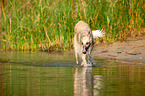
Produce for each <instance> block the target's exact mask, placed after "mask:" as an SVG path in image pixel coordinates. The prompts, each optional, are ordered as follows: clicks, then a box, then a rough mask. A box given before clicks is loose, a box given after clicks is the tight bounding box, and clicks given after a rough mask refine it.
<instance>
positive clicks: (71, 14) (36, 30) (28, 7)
mask: <svg viewBox="0 0 145 96" xmlns="http://www.w3.org/2000/svg"><path fill="white" fill-rule="evenodd" d="M144 3H145V2H144V0H1V4H0V5H1V6H0V22H1V23H0V43H1V46H0V47H1V48H0V49H5V50H24V51H26V50H31V51H33V50H55V51H58V50H68V49H72V47H73V33H74V32H73V31H74V30H73V29H74V26H75V24H76V23H77V22H78V21H80V20H84V21H85V22H87V23H88V24H89V25H90V26H91V29H92V30H96V29H101V28H103V29H104V30H105V32H106V37H104V38H103V41H104V42H114V41H116V40H125V39H126V38H128V37H135V36H140V35H141V34H142V33H141V28H144V27H145V25H144V23H145V14H144V13H145V10H144V9H145V6H144Z"/></svg>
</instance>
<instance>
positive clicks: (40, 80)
mask: <svg viewBox="0 0 145 96" xmlns="http://www.w3.org/2000/svg"><path fill="white" fill-rule="evenodd" d="M94 59H95V61H96V64H97V65H96V67H79V66H76V64H75V59H74V55H73V54H72V53H71V52H64V53H61V52H59V53H45V52H17V51H15V52H5V51H1V52H0V96H144V94H145V82H144V81H145V64H144V63H140V62H122V61H118V60H111V59H100V58H98V57H94Z"/></svg>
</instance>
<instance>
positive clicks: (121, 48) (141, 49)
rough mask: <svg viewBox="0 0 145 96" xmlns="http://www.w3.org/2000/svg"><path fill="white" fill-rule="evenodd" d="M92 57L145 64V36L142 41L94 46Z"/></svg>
mask: <svg viewBox="0 0 145 96" xmlns="http://www.w3.org/2000/svg"><path fill="white" fill-rule="evenodd" d="M92 56H93V57H95V56H97V57H100V58H112V59H120V60H129V61H139V62H144V63H145V36H144V37H143V38H142V39H140V40H127V41H123V42H120V41H117V42H114V43H112V44H100V45H97V46H94V48H93V51H92Z"/></svg>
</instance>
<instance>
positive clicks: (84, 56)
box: [81, 54, 87, 66]
mask: <svg viewBox="0 0 145 96" xmlns="http://www.w3.org/2000/svg"><path fill="white" fill-rule="evenodd" d="M82 60H83V62H82V64H81V65H84V66H87V61H86V54H82Z"/></svg>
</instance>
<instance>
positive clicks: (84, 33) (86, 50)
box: [74, 21, 94, 66]
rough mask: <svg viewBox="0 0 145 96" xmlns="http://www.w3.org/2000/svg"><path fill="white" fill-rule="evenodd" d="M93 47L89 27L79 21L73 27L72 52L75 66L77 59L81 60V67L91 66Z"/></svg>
mask: <svg viewBox="0 0 145 96" xmlns="http://www.w3.org/2000/svg"><path fill="white" fill-rule="evenodd" d="M93 45H94V39H93V34H92V31H91V29H90V26H89V25H88V24H87V23H85V22H84V21H79V22H78V23H77V24H76V25H75V27H74V51H75V58H76V63H77V64H78V59H79V58H81V59H82V63H81V65H82V66H90V65H91V66H92V65H93V62H94V60H93V58H92V57H91V50H92V48H93ZM90 63H91V64H90Z"/></svg>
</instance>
